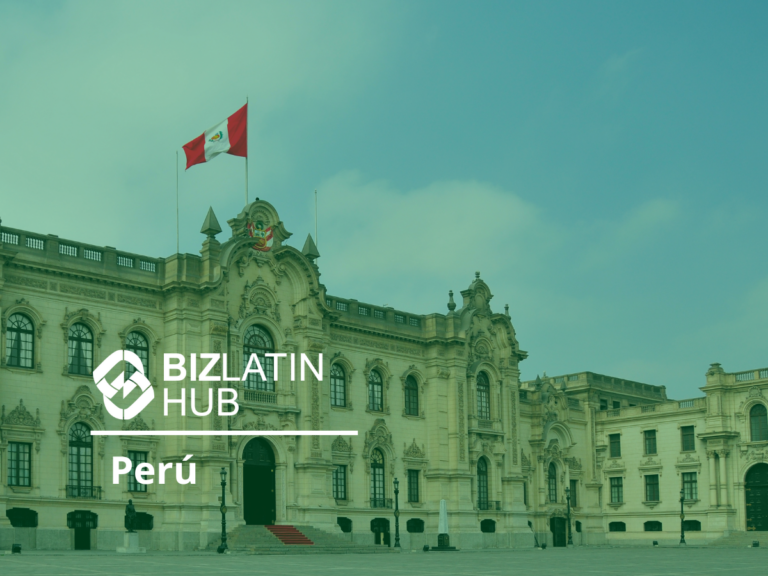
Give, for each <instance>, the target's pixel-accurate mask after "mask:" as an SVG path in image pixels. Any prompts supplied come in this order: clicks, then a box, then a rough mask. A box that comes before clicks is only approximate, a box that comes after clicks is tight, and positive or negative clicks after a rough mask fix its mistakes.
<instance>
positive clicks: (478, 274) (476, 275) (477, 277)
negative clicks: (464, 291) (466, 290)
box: [475, 272, 480, 280]
mask: <svg viewBox="0 0 768 576" xmlns="http://www.w3.org/2000/svg"><path fill="white" fill-rule="evenodd" d="M475 280H480V272H475Z"/></svg>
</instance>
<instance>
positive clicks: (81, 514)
mask: <svg viewBox="0 0 768 576" xmlns="http://www.w3.org/2000/svg"><path fill="white" fill-rule="evenodd" d="M67 527H68V528H73V529H74V530H75V550H90V549H91V530H93V529H96V528H98V527H99V517H98V515H96V514H94V513H93V512H91V511H89V510H75V511H74V512H70V513H69V514H67Z"/></svg>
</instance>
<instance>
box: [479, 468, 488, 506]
mask: <svg viewBox="0 0 768 576" xmlns="http://www.w3.org/2000/svg"><path fill="white" fill-rule="evenodd" d="M477 509H478V510H488V463H487V462H486V461H485V458H480V460H478V461H477Z"/></svg>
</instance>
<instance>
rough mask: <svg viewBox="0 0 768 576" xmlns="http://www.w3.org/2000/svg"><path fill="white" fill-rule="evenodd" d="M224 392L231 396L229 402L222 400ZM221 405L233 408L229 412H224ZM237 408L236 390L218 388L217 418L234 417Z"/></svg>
mask: <svg viewBox="0 0 768 576" xmlns="http://www.w3.org/2000/svg"><path fill="white" fill-rule="evenodd" d="M224 392H227V393H230V394H232V398H231V399H229V400H226V399H224V397H223V396H224ZM222 404H232V405H233V406H234V408H233V409H232V411H231V412H224V411H223V410H222V409H221V408H222V406H221V405H222ZM237 410H238V406H237V390H235V389H234V388H219V416H234V415H235V414H237Z"/></svg>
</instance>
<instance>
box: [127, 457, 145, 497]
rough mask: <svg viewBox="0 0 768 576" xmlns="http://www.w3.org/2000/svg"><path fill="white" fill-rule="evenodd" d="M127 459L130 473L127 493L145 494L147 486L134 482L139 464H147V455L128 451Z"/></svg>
mask: <svg viewBox="0 0 768 576" xmlns="http://www.w3.org/2000/svg"><path fill="white" fill-rule="evenodd" d="M128 459H129V460H130V461H131V471H130V472H129V473H128V492H146V491H147V485H146V484H141V483H139V482H137V481H136V468H137V467H138V465H139V464H145V463H146V462H147V453H146V452H135V451H133V450H128Z"/></svg>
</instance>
